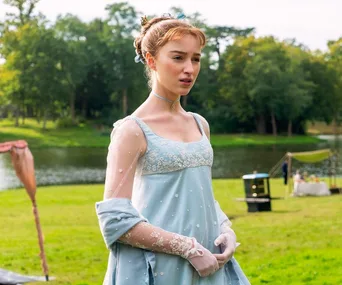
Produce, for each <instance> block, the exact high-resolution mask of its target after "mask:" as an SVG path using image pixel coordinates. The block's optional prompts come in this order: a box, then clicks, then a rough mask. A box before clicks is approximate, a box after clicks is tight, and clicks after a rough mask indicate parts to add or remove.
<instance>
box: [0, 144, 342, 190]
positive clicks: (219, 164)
mask: <svg viewBox="0 0 342 285" xmlns="http://www.w3.org/2000/svg"><path fill="white" fill-rule="evenodd" d="M330 145H331V144H330ZM326 147H329V142H328V143H321V144H317V145H297V146H267V147H265V146H257V147H234V148H218V149H214V153H215V156H214V157H215V158H214V165H213V177H214V178H232V177H241V176H242V175H243V174H246V173H251V172H253V171H254V170H256V171H258V172H269V171H270V169H271V168H272V167H273V165H275V164H276V163H277V162H278V161H279V160H280V159H281V158H282V157H283V156H284V154H285V153H286V152H287V151H292V152H295V151H308V150H316V149H322V148H326ZM31 151H32V154H33V156H34V159H35V168H36V178H37V184H38V185H55V184H75V183H103V182H104V179H105V167H106V155H107V148H69V149H66V148H51V149H31ZM340 165H342V164H341V163H340ZM298 168H300V169H301V170H303V171H307V172H308V173H310V174H311V173H314V174H316V175H318V176H323V175H327V174H328V164H327V162H323V163H320V164H311V165H309V164H300V163H297V162H294V165H293V169H294V170H295V169H298ZM17 187H22V185H21V183H20V182H19V180H18V179H17V177H16V176H15V172H14V170H13V167H12V165H11V159H10V155H9V154H2V155H0V190H4V189H9V188H17Z"/></svg>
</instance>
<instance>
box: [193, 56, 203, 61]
mask: <svg viewBox="0 0 342 285" xmlns="http://www.w3.org/2000/svg"><path fill="white" fill-rule="evenodd" d="M192 60H193V61H195V62H200V61H201V59H200V58H199V57H197V58H194V59H192Z"/></svg>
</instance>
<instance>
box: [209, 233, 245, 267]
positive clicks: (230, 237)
mask: <svg viewBox="0 0 342 285" xmlns="http://www.w3.org/2000/svg"><path fill="white" fill-rule="evenodd" d="M224 231H225V232H223V233H222V234H220V235H219V236H218V238H217V239H216V240H215V241H214V244H215V245H216V246H220V248H221V252H222V253H221V254H214V256H215V257H216V259H217V261H218V264H219V266H220V268H222V267H223V266H224V265H225V264H226V263H227V262H228V261H229V260H230V259H231V258H232V257H233V254H234V252H235V249H236V248H237V247H238V246H239V245H240V243H237V242H236V235H235V232H234V231H233V230H232V229H231V228H230V227H224Z"/></svg>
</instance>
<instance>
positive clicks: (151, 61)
mask: <svg viewBox="0 0 342 285" xmlns="http://www.w3.org/2000/svg"><path fill="white" fill-rule="evenodd" d="M145 58H146V64H147V65H148V67H149V68H151V69H152V70H154V71H156V61H155V59H154V57H153V56H152V54H150V53H149V52H147V53H146V55H145Z"/></svg>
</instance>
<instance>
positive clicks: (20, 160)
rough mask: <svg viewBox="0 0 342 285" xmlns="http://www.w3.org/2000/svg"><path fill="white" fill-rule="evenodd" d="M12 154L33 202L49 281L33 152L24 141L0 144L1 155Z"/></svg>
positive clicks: (19, 176) (19, 175)
mask: <svg viewBox="0 0 342 285" xmlns="http://www.w3.org/2000/svg"><path fill="white" fill-rule="evenodd" d="M8 151H9V152H10V153H11V158H12V163H13V166H14V169H15V172H16V174H17V176H18V178H19V179H20V181H21V182H22V183H23V184H24V186H25V189H26V192H27V194H28V195H29V196H30V199H31V201H32V206H33V208H32V210H33V214H34V217H35V222H36V228H37V233H38V240H39V248H40V255H39V256H40V258H41V261H42V268H43V271H44V275H45V278H46V281H48V280H49V273H48V266H47V262H46V256H45V252H44V243H43V234H42V230H41V226H40V222H39V214H38V208H37V203H36V197H35V196H36V189H37V188H36V178H35V175H34V161H33V156H32V153H31V151H30V150H29V148H28V145H27V142H26V141H23V140H19V141H10V142H5V143H0V153H2V152H8Z"/></svg>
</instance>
